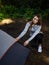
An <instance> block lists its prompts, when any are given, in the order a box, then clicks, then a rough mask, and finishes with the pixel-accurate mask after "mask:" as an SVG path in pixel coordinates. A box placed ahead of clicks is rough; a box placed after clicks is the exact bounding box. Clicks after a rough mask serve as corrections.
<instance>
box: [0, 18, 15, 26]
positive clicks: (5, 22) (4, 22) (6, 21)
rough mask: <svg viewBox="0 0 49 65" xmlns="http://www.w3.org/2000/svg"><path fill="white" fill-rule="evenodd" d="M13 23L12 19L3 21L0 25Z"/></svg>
mask: <svg viewBox="0 0 49 65" xmlns="http://www.w3.org/2000/svg"><path fill="white" fill-rule="evenodd" d="M13 22H15V21H14V20H12V19H10V18H9V19H3V20H2V21H1V22H0V25H4V24H10V23H13Z"/></svg>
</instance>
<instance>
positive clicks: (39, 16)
mask: <svg viewBox="0 0 49 65" xmlns="http://www.w3.org/2000/svg"><path fill="white" fill-rule="evenodd" d="M34 16H37V17H38V22H37V25H41V26H42V17H41V15H40V14H36V15H34ZM32 25H33V22H31V26H30V28H32Z"/></svg>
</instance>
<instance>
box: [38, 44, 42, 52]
mask: <svg viewBox="0 0 49 65" xmlns="http://www.w3.org/2000/svg"><path fill="white" fill-rule="evenodd" d="M38 52H39V53H41V52H42V46H41V44H40V45H39V46H38Z"/></svg>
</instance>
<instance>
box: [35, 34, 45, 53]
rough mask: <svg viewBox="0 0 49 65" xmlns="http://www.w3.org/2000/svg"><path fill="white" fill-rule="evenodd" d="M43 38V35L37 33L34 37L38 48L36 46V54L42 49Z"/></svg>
mask: <svg viewBox="0 0 49 65" xmlns="http://www.w3.org/2000/svg"><path fill="white" fill-rule="evenodd" d="M43 37H44V35H43V33H39V34H38V35H37V36H36V39H37V41H38V46H37V49H38V52H40V53H41V52H42V48H43V44H42V42H43Z"/></svg>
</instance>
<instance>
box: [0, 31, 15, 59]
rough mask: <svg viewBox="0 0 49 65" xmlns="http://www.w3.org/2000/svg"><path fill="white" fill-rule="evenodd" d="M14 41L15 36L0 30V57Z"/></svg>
mask: <svg viewBox="0 0 49 65" xmlns="http://www.w3.org/2000/svg"><path fill="white" fill-rule="evenodd" d="M14 42H15V38H13V37H12V36H10V35H9V34H7V33H6V32H4V31H2V30H0V58H2V56H3V55H4V53H5V52H6V51H7V50H8V48H9V47H10V46H11V45H12V44H13V43H14Z"/></svg>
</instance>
